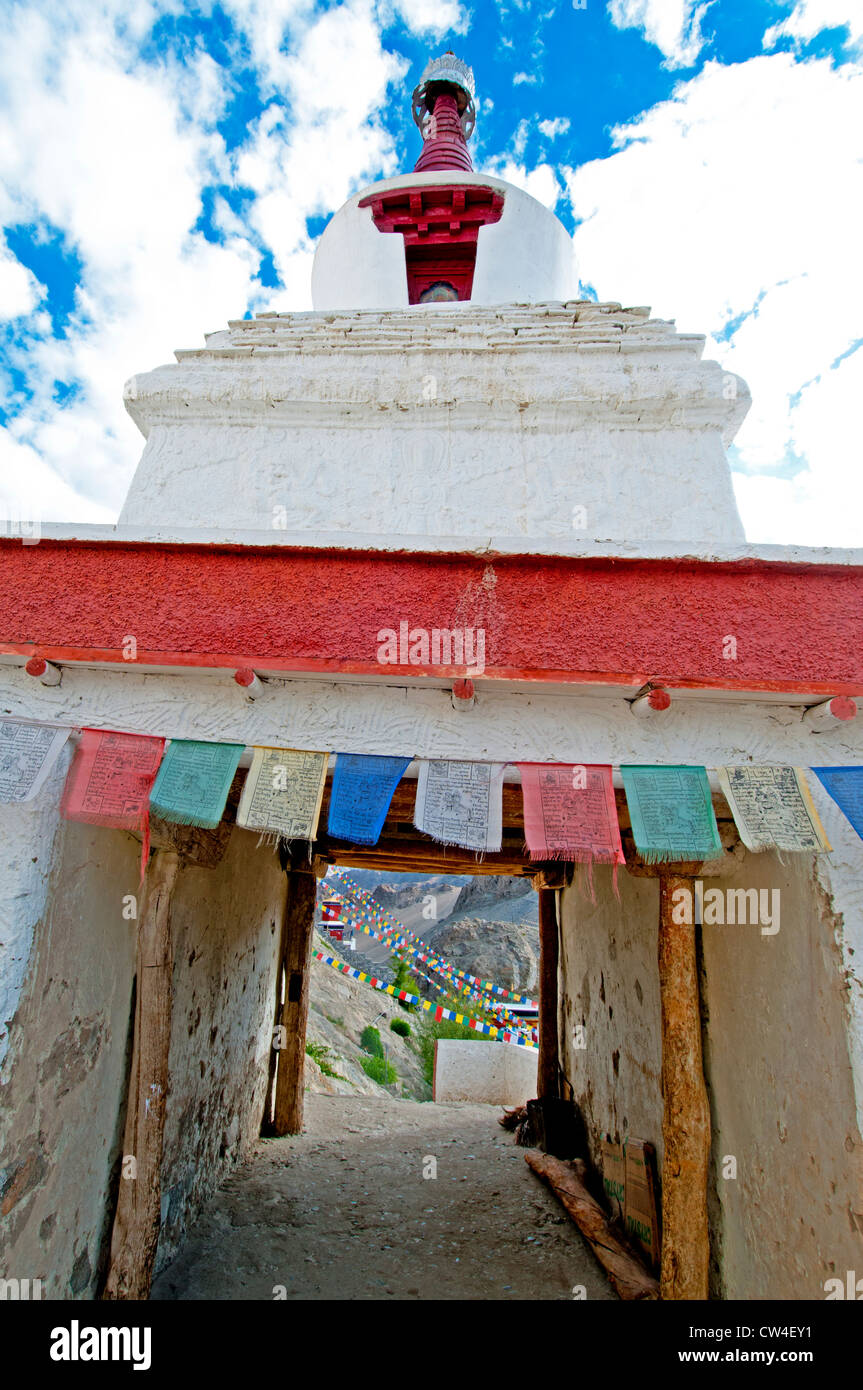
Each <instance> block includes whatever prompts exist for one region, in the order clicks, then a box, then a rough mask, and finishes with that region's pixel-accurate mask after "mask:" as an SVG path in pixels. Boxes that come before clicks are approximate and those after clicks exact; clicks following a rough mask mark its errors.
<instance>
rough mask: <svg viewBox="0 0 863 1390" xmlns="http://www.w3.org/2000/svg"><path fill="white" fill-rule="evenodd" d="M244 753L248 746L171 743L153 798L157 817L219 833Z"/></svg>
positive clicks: (154, 812)
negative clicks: (216, 830) (235, 775)
mask: <svg viewBox="0 0 863 1390" xmlns="http://www.w3.org/2000/svg"><path fill="white" fill-rule="evenodd" d="M244 749H245V744H244V743H199V742H197V741H196V740H194V739H185V738H176V739H171V742H170V743H169V744H168V751H167V752H166V754H165V756H164V758H163V760H162V765H161V767H160V768H159V773H158V776H157V777H156V781H155V784H154V786H153V790H152V792H151V794H150V810H151V812H152V813H153V815H156V816H161V817H162V819H163V820H168V821H172V822H173V823H174V824H175V825H199V826H201V828H202V829H204V830H215V828H216V826H217V825H218V824H219V821H220V820H221V819H222V813H223V812H224V809H225V802H226V801H227V799H228V792H229V791H230V789H231V783H232V782H233V780H234V773H235V772H236V770H237V765H238V763H239V761H240V758H241V757H242V754H243V750H244Z"/></svg>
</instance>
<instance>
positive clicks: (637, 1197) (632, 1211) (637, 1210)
mask: <svg viewBox="0 0 863 1390" xmlns="http://www.w3.org/2000/svg"><path fill="white" fill-rule="evenodd" d="M623 1152H624V1160H625V1165H624V1166H625V1178H624V1190H625V1200H624V1211H623V1220H624V1225H625V1226H626V1229H627V1232H628V1233H629V1235H630V1236H632V1238H633V1240H635V1241H637V1243H638V1244H639V1245H640V1246H641V1248H642V1250H643V1251H644V1253H645V1255H646V1256H647V1258H648V1259H649V1260H650V1263H651V1264H652V1265H657V1264H658V1263H659V1221H658V1218H657V1211H656V1189H655V1186H654V1177H653V1175H654V1171H655V1169H654V1150H653V1145H652V1144H647V1143H645V1142H644V1141H643V1140H641V1139H627V1140H626V1141H625V1143H624V1145H623Z"/></svg>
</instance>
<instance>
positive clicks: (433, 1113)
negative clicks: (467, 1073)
mask: <svg viewBox="0 0 863 1390" xmlns="http://www.w3.org/2000/svg"><path fill="white" fill-rule="evenodd" d="M499 1114H500V1109H499V1107H497V1106H489V1105H469V1104H463V1105H435V1104H431V1103H429V1104H424V1105H423V1104H420V1103H419V1102H415V1101H409V1100H397V1099H394V1098H390V1097H389V1096H386V1095H383V1094H382V1095H380V1096H374V1097H369V1096H362V1097H360V1096H325V1095H307V1097H306V1130H305V1132H304V1133H303V1134H301V1135H297V1136H295V1137H293V1138H290V1139H271V1140H261V1141H260V1142H259V1143H258V1145H257V1146H256V1148H255V1150H254V1152H253V1153H252V1155H251V1156H250V1158H249V1159H248V1161H247V1162H246V1163H245V1164H244V1165H243V1167H241V1168H239V1169H238V1170H237V1171H236V1173H234V1174H233V1175H232V1176H231V1178H230V1179H229V1180H228V1181H227V1182H226V1183H225V1184H224V1185H223V1187H222V1188H221V1189H220V1190H219V1191H218V1192H217V1193H216V1194H215V1196H214V1197H213V1199H212V1201H211V1202H210V1204H209V1206H208V1208H207V1209H206V1211H205V1212H204V1213H203V1215H202V1216H201V1218H200V1219H199V1221H198V1222H197V1223H196V1224H195V1225H194V1226H193V1227H192V1229H191V1231H190V1233H189V1238H188V1240H187V1242H186V1245H185V1246H184V1248H183V1250H182V1251H181V1253H180V1255H179V1256H178V1257H177V1259H176V1260H175V1261H174V1262H173V1264H171V1265H169V1266H168V1267H167V1268H166V1269H165V1270H163V1271H162V1273H161V1274H160V1275H159V1277H158V1278H157V1280H156V1281H155V1283H154V1286H153V1293H152V1297H153V1298H154V1299H168V1300H172V1299H173V1300H183V1299H219V1300H221V1299H227V1300H232V1299H273V1298H277V1297H286V1298H287V1299H328V1300H329V1299H349V1300H354V1299H446V1300H458V1299H467V1300H484V1299H492V1300H498V1299H503V1300H505V1299H530V1300H534V1299H541V1300H554V1299H571V1298H572V1297H573V1289H574V1287H575V1286H578V1285H583V1286H584V1289H585V1290H586V1295H587V1297H588V1298H589V1299H596V1298H601V1299H614V1297H615V1295H614V1293H613V1292H612V1290H611V1289H610V1287H609V1285H608V1283H607V1282H606V1280H605V1277H604V1275H603V1273H602V1271H601V1269H600V1268H599V1266H598V1264H597V1263H596V1261H595V1259H594V1257H593V1255H592V1254H591V1252H590V1250H589V1249H588V1247H587V1246H586V1245H585V1244H584V1242H583V1241H582V1239H581V1237H580V1235H579V1234H578V1232H577V1230H576V1229H575V1227H574V1226H573V1224H572V1222H571V1221H570V1220H569V1218H568V1217H567V1216H566V1215H565V1214H564V1212H563V1210H562V1208H561V1207H560V1206H559V1205H558V1203H557V1202H556V1200H555V1199H554V1197H552V1196H551V1194H550V1193H549V1192H548V1190H547V1189H546V1188H545V1187H544V1186H543V1185H542V1184H541V1183H540V1182H539V1181H538V1180H537V1179H536V1178H535V1177H534V1176H533V1174H532V1173H531V1172H530V1171H529V1169H528V1167H527V1164H526V1163H525V1161H524V1154H523V1151H522V1150H520V1149H518V1148H516V1146H515V1145H514V1143H513V1141H512V1137H511V1136H510V1135H508V1134H505V1133H504V1131H503V1130H502V1129H501V1128H500V1126H499V1125H498V1123H497V1117H498V1115H499ZM429 1159H434V1160H435V1161H436V1165H437V1176H436V1178H431V1177H429V1178H424V1177H423V1169H424V1166H425V1168H426V1171H429V1170H430V1169H431V1166H432V1165H431V1164H430V1163H429Z"/></svg>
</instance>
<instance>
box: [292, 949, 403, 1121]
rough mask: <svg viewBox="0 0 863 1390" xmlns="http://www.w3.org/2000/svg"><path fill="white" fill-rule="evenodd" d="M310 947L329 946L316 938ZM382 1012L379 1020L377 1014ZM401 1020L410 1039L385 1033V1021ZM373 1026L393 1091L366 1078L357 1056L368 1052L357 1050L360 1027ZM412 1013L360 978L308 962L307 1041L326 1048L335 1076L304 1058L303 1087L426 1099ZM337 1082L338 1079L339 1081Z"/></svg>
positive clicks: (335, 1092)
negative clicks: (385, 1055)
mask: <svg viewBox="0 0 863 1390" xmlns="http://www.w3.org/2000/svg"><path fill="white" fill-rule="evenodd" d="M315 949H316V950H323V949H326V950H327V951H328V952H330V953H331V951H332V948H331V947H330V946H329V945H328V944H327V945H326V946H325V944H324V943H323V942H322V941H320V940H318V939H317V938H316V941H315ZM381 1013H382V1014H383V1015H384V1017H383V1018H378V1017H377V1015H379V1014H381ZM394 1018H402V1019H405V1020H406V1021H407V1022H408V1023H409V1024H410V1027H411V1028H412V1029H413V1030H414V1031H413V1037H411V1038H410V1039H408V1038H400V1037H399V1036H398V1035H397V1034H396V1033H392V1032H391V1031H390V1021H391V1019H394ZM371 1023H374V1026H375V1027H376V1028H377V1029H378V1030H379V1032H380V1035H381V1042H382V1043H385V1044H386V1047H387V1050H388V1055H389V1061H390V1062H391V1063H392V1064H393V1066H394V1067H395V1069H396V1072H397V1074H398V1081H397V1083H396V1085H395V1086H393V1087H383V1086H379V1085H378V1084H377V1082H375V1081H372V1079H371V1077H369V1076H367V1075H366V1073H365V1072H364V1071H363V1068H362V1065H361V1058H362V1057H364V1056H366V1055H367V1054H366V1053H364V1052H363V1050H362V1048H361V1047H360V1038H361V1036H362V1032H363V1029H364V1028H365V1027H366V1026H367V1025H369V1024H371ZM416 1023H417V1019H416V1016H415V1015H411V1014H408V1013H406V1012H405V1010H404V1009H403V1008H401V1007H400V1005H399V1004H397V1003H396V1002H395V1000H394V999H392V998H391V996H390V995H388V994H380V993H377V992H376V991H375V990H373V989H372V988H371V987H370V986H369V985H367V984H365V983H363V982H362V981H360V980H354V979H351V977H350V976H349V975H340V974H339V973H338V972H337V971H335V970H333V968H332V966H330V965H324V964H323V962H322V961H317V960H313V961H312V979H311V989H310V1007H309V1022H308V1030H307V1034H306V1038H307V1042H310V1043H311V1044H312V1045H313V1046H314V1045H315V1044H317V1045H319V1046H324V1047H326V1048H328V1049H329V1052H328V1054H327V1056H326V1057H325V1058H324V1062H325V1064H326V1065H328V1066H330V1067H331V1068H332V1070H333V1071H336V1072H338V1073H339V1077H333V1076H328V1075H327V1074H326V1073H325V1072H324V1071H323V1070H322V1069H321V1067H320V1066H319V1065H318V1063H317V1062H316V1061H315V1060H314V1058H313V1057H312V1056H308V1055H307V1057H306V1085H307V1087H308V1088H309V1089H310V1090H311V1091H312V1092H313V1093H317V1094H326V1095H342V1096H372V1095H381V1094H382V1093H383V1091H384V1090H387V1091H389V1094H390V1095H393V1094H395V1095H408V1096H411V1097H412V1098H413V1099H414V1100H429V1099H430V1098H431V1092H430V1089H429V1087H428V1086H427V1085H426V1083H425V1081H424V1080H423V1075H422V1067H421V1065H420V1059H419V1056H418V1055H417V1052H416V1048H415V1046H414V1043H415V1041H416ZM339 1078H341V1079H339Z"/></svg>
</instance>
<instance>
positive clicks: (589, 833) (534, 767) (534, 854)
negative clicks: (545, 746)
mask: <svg viewBox="0 0 863 1390" xmlns="http://www.w3.org/2000/svg"><path fill="white" fill-rule="evenodd" d="M518 768H519V771H520V772H521V791H522V798H523V801H524V836H525V839H526V840H527V847H528V851H529V853H530V857H531V859H568V860H572V861H573V862H575V863H577V864H585V863H587V864H590V863H592V862H593V861H594V860H595V861H596V862H597V863H599V864H623V863H624V862H625V861H624V856H623V848H622V846H621V843H620V826H619V825H618V823H617V805H616V803H615V799H614V787H613V786H612V782H611V767H610V766H607V765H605V764H601V763H589V764H584V763H519V764H518Z"/></svg>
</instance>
